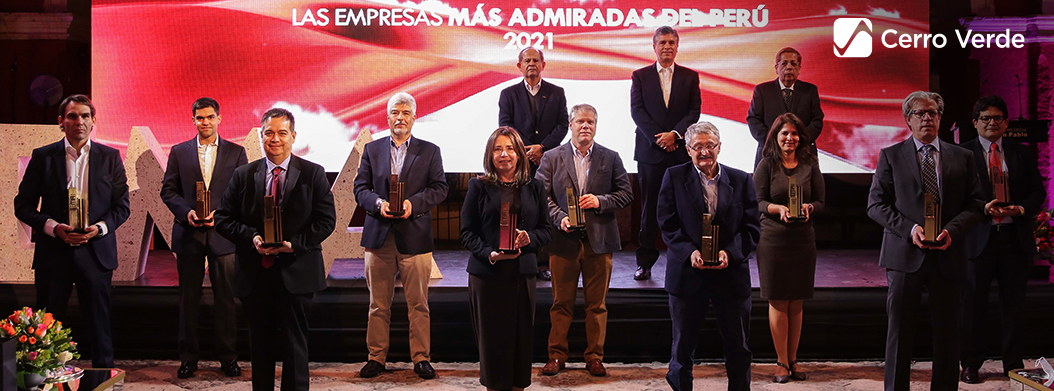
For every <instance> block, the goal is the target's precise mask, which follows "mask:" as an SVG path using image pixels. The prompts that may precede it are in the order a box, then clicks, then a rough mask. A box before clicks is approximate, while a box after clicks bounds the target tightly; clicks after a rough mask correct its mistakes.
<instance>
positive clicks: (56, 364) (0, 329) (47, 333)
mask: <svg viewBox="0 0 1054 391" xmlns="http://www.w3.org/2000/svg"><path fill="white" fill-rule="evenodd" d="M0 337H7V338H14V339H15V340H16V341H18V342H17V344H16V349H15V359H16V362H17V364H16V365H17V370H18V372H19V377H18V381H19V386H20V387H22V388H32V385H30V387H26V386H27V385H29V384H25V383H30V382H28V381H26V382H23V377H24V376H25V375H27V374H30V375H37V377H40V381H42V380H43V378H47V377H49V376H50V375H51V374H52V373H55V372H62V371H64V370H65V368H66V362H68V361H70V360H72V359H74V358H79V357H80V354H78V353H77V343H76V342H73V339H72V338H70V330H69V329H66V328H63V327H62V322H58V321H55V318H54V317H53V316H52V315H51V314H50V313H46V312H43V311H34V310H33V309H32V308H29V307H23V308H22V309H21V310H18V311H15V312H14V313H13V314H11V316H8V317H7V318H6V319H3V320H0Z"/></svg>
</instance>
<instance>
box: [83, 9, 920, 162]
mask: <svg viewBox="0 0 1054 391" xmlns="http://www.w3.org/2000/svg"><path fill="white" fill-rule="evenodd" d="M843 17H856V18H867V19H868V20H869V21H870V22H872V24H873V29H872V31H871V34H870V35H871V38H869V39H873V41H874V42H873V44H872V47H873V52H872V54H871V55H870V56H869V57H866V58H846V57H839V56H837V55H836V50H837V49H834V47H835V44H834V40H833V33H832V31H833V30H832V28H833V25H834V21H835V20H836V19H838V18H843ZM928 21H929V3H928V2H926V1H921V2H920V1H912V0H876V1H874V2H871V3H870V4H860V3H858V2H836V1H797V0H776V1H766V2H746V1H739V0H721V1H716V2H708V3H706V4H705V5H704V4H703V3H699V2H695V1H686V0H670V1H666V2H662V3H658V2H646V1H639V0H530V1H526V0H501V1H498V2H489V3H480V2H476V1H472V2H469V1H463V0H423V1H422V2H420V3H416V2H413V1H406V2H400V1H398V0H383V1H368V0H335V1H330V2H313V1H301V0H276V1H248V0H227V1H212V2H205V1H149V2H144V1H106V0H96V1H94V2H93V5H92V26H93V27H92V62H93V65H92V83H93V85H92V91H93V97H92V98H93V100H94V101H95V104H96V105H97V107H98V110H99V114H98V126H97V127H96V129H97V130H96V135H95V137H96V139H97V140H98V141H100V142H103V143H106V144H109V145H113V146H116V147H118V148H122V149H123V148H124V147H125V145H126V144H127V140H128V135H129V132H130V130H131V127H132V126H147V127H149V128H150V129H151V130H152V131H153V132H154V135H155V136H156V137H157V140H158V141H159V142H160V143H161V144H162V145H163V146H164V147H165V148H166V149H167V148H168V147H171V146H172V145H174V144H176V143H179V142H181V141H185V140H189V139H190V138H191V137H193V136H194V134H195V133H194V132H195V130H194V126H193V123H192V121H191V110H190V106H191V103H193V101H194V100H195V99H197V98H199V97H202V96H209V97H212V98H215V99H217V100H218V101H219V102H220V106H221V115H222V116H223V122H222V124H221V126H220V127H219V129H220V134H221V136H222V137H224V138H226V139H229V140H232V141H235V142H241V140H242V139H243V138H244V137H245V135H246V134H247V133H248V131H249V130H250V129H251V128H252V127H254V126H258V123H259V122H258V119H259V117H260V115H261V114H262V113H263V112H264V111H266V110H267V109H269V108H271V107H285V108H287V109H290V110H292V111H293V112H294V114H295V115H296V119H297V127H296V129H297V139H296V144H295V145H294V150H293V152H294V153H295V154H297V155H299V156H302V157H304V158H307V159H309V160H312V161H315V162H318V163H320V164H323V165H324V166H325V167H326V169H327V170H328V171H339V170H340V169H341V167H342V165H343V163H344V161H345V160H346V158H347V154H348V153H349V152H350V150H351V148H352V145H353V142H354V140H355V138H356V137H357V136H358V134H359V132H360V131H369V132H372V133H374V137H380V136H384V135H387V132H388V127H387V122H386V120H385V115H384V111H385V105H386V103H387V101H388V98H389V97H390V96H391V95H392V94H394V93H396V92H399V91H407V92H409V93H410V94H412V95H413V96H414V97H415V98H416V99H417V104H418V108H417V111H418V112H417V117H418V119H417V122H416V124H415V126H414V130H413V131H414V135H415V136H417V137H420V138H422V139H426V140H429V141H432V142H434V143H436V144H438V145H439V146H440V147H441V148H442V151H443V160H444V166H445V169H446V171H447V172H479V171H481V170H482V165H481V164H482V155H483V149H484V145H485V143H486V139H487V136H488V135H489V134H490V132H491V131H493V130H494V129H495V128H496V127H497V121H498V105H497V102H498V95H499V92H500V91H501V89H503V88H505V87H507V86H509V85H511V84H513V83H517V82H520V81H522V75H521V74H520V73H519V71H518V70H517V69H516V55H517V53H518V52H519V50H520V48H521V47H523V46H524V45H538V47H540V48H542V49H543V51H544V53H545V60H546V63H547V65H546V68H545V71H544V72H543V74H542V77H543V78H545V79H546V80H548V81H550V82H552V83H554V84H557V85H559V86H562V87H564V89H565V90H566V93H567V100H568V106H571V105H574V104H577V103H590V104H592V105H594V106H596V107H597V110H598V112H599V118H598V131H597V136H596V140H597V142H599V143H601V144H603V145H605V146H608V147H610V148H613V149H615V150H617V151H619V153H620V154H621V156H622V159H623V161H625V163H626V168H627V169H628V170H629V171H630V172H635V171H636V165H635V163H634V162H633V160H632V159H633V132H634V128H635V126H634V124H633V120H632V119H631V117H630V112H629V91H630V74H631V72H632V71H633V70H635V69H637V68H640V67H643V66H646V65H649V64H652V63H654V61H655V54H654V52H653V51H652V47H651V37H652V33H653V32H654V30H655V28H656V27H657V26H660V25H672V26H673V27H675V28H676V29H677V30H678V32H679V34H680V37H681V42H680V49H679V54H678V57H677V63H679V64H681V65H684V66H687V67H690V68H692V69H695V70H697V71H699V73H700V89H701V90H702V98H703V104H702V113H703V114H702V119H705V120H708V121H711V122H713V123H714V124H715V125H717V127H718V128H719V129H720V130H721V133H722V137H721V138H722V143H723V147H722V153H721V157H720V160H721V161H722V162H723V163H725V164H729V165H731V166H733V167H737V168H740V169H743V170H746V171H753V170H752V167H753V156H754V149H755V147H756V142H755V141H754V139H753V138H752V137H751V136H750V134H749V131H748V130H747V126H746V115H747V109H748V107H749V104H750V98H751V92H752V89H753V86H754V85H756V84H758V83H761V82H765V81H769V80H772V79H774V78H775V77H776V74H775V70H774V65H775V53H776V52H777V51H779V49H780V48H783V47H785V46H792V47H794V48H796V49H797V50H798V51H800V52H801V53H802V55H803V61H802V72H801V76H800V79H801V80H804V81H808V82H811V83H813V84H816V85H817V86H818V87H819V91H820V97H821V101H822V107H823V111H824V113H825V115H826V118H825V121H824V122H825V124H824V128H823V133H822V135H821V136H820V139H819V140H818V142H817V144H818V146H819V148H820V150H821V153H820V154H821V160H820V164H821V167H822V168H823V170H824V172H827V173H866V172H871V171H873V169H874V165H875V162H876V160H877V157H878V151H879V149H880V148H882V147H885V146H887V145H890V144H892V143H894V142H896V141H899V140H903V139H904V138H906V137H908V132H907V129H906V126H905V124H904V121H903V116H902V115H901V112H900V103H901V101H902V100H903V98H904V97H905V96H907V94H908V93H910V92H911V91H915V90H920V89H927V88H928V85H929V76H928V73H929V59H928V50H927V49H925V48H921V47H920V48H917V49H915V48H911V49H903V48H896V49H890V48H886V47H884V46H883V44H882V42H881V37H880V34H881V32H883V31H885V30H887V29H895V30H897V31H898V34H900V33H908V34H914V33H927V32H928V31H929V22H928ZM861 26H862V25H861ZM857 38H858V39H860V38H866V37H862V36H858V37H857ZM832 49H834V50H832Z"/></svg>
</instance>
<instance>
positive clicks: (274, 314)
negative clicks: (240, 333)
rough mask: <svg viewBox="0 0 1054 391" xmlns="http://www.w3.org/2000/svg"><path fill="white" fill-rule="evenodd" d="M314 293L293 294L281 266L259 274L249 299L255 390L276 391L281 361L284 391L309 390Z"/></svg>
mask: <svg viewBox="0 0 1054 391" xmlns="http://www.w3.org/2000/svg"><path fill="white" fill-rule="evenodd" d="M313 297H314V293H306V294H299V295H298V294H293V293H290V292H289V290H288V289H286V287H285V284H284V283H283V282H282V274H281V272H280V271H279V266H278V264H275V265H274V266H271V267H270V268H267V269H264V270H263V271H262V272H261V273H260V274H259V275H257V280H256V284H255V285H254V286H253V290H252V292H251V293H250V294H249V296H248V297H245V298H243V299H242V301H243V302H244V303H245V308H246V309H247V310H248V313H249V339H250V344H251V346H252V368H253V374H252V384H253V391H274V373H275V369H274V368H275V362H277V361H278V358H281V359H282V390H283V391H294V390H295V391H307V390H308V386H309V383H310V380H311V375H310V374H309V373H308V355H307V333H308V324H307V312H308V309H309V307H310V306H311V299H312V298H313Z"/></svg>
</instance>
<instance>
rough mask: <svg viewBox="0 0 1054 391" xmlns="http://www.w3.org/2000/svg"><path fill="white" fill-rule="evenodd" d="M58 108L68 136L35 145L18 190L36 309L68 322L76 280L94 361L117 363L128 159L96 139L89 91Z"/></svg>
mask: <svg viewBox="0 0 1054 391" xmlns="http://www.w3.org/2000/svg"><path fill="white" fill-rule="evenodd" d="M59 112H60V113H62V116H60V117H59V128H60V129H61V130H62V132H63V133H65V134H66V137H65V138H64V139H62V141H58V142H55V143H51V144H48V145H45V146H43V147H40V148H37V149H34V150H33V156H32V157H31V158H30V160H29V164H28V165H27V166H26V171H25V174H24V175H23V177H22V183H20V184H19V185H18V195H16V196H15V217H17V218H18V219H19V220H21V221H22V222H24V223H26V224H27V225H29V226H30V227H32V228H33V242H35V243H36V246H35V250H34V251H33V269H34V270H35V271H36V272H35V274H34V279H35V284H34V285H35V286H36V291H37V308H38V309H43V308H45V307H46V308H47V310H48V311H49V312H51V313H52V314H54V315H55V319H58V320H60V321H61V320H66V319H67V318H66V307H67V306H68V305H69V300H70V294H71V293H72V292H73V285H76V286H77V301H78V302H79V303H80V307H81V312H83V313H84V317H85V318H86V320H87V329H88V330H87V332H88V335H91V342H92V343H91V352H92V367H95V368H113V332H112V330H111V329H110V289H111V282H112V281H113V270H114V269H116V268H117V238H116V237H115V235H114V232H116V231H117V228H118V227H120V226H121V224H123V223H124V221H125V220H127V219H128V214H129V209H128V182H127V178H126V177H125V171H124V162H122V161H121V154H120V152H118V151H117V150H116V149H113V148H110V147H107V146H105V145H102V144H99V143H93V142H91V140H89V136H90V135H91V132H92V130H93V129H94V128H95V105H93V104H92V102H91V100H89V99H88V97H87V96H84V95H71V96H69V97H67V98H66V99H64V100H63V101H62V103H61V104H60V105H59ZM74 192H76V193H77V194H78V196H79V197H80V198H82V199H85V200H86V201H85V202H86V203H87V208H88V214H87V216H88V217H87V221H82V223H83V224H84V225H85V227H84V229H83V231H82V232H81V231H79V230H74V227H71V226H70V224H73V223H71V222H70V218H69V210H68V207H69V205H70V194H71V193H74ZM38 204H39V208H38ZM74 337H76V335H75V336H74Z"/></svg>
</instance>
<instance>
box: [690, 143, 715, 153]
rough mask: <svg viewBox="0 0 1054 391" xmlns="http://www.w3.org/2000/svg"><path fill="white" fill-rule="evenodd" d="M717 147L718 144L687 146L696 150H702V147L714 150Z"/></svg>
mask: <svg viewBox="0 0 1054 391" xmlns="http://www.w3.org/2000/svg"><path fill="white" fill-rule="evenodd" d="M717 147H718V144H706V145H691V146H688V149H691V150H693V151H696V152H702V151H703V150H704V149H705V150H707V151H711V152H713V151H714V150H717Z"/></svg>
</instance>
